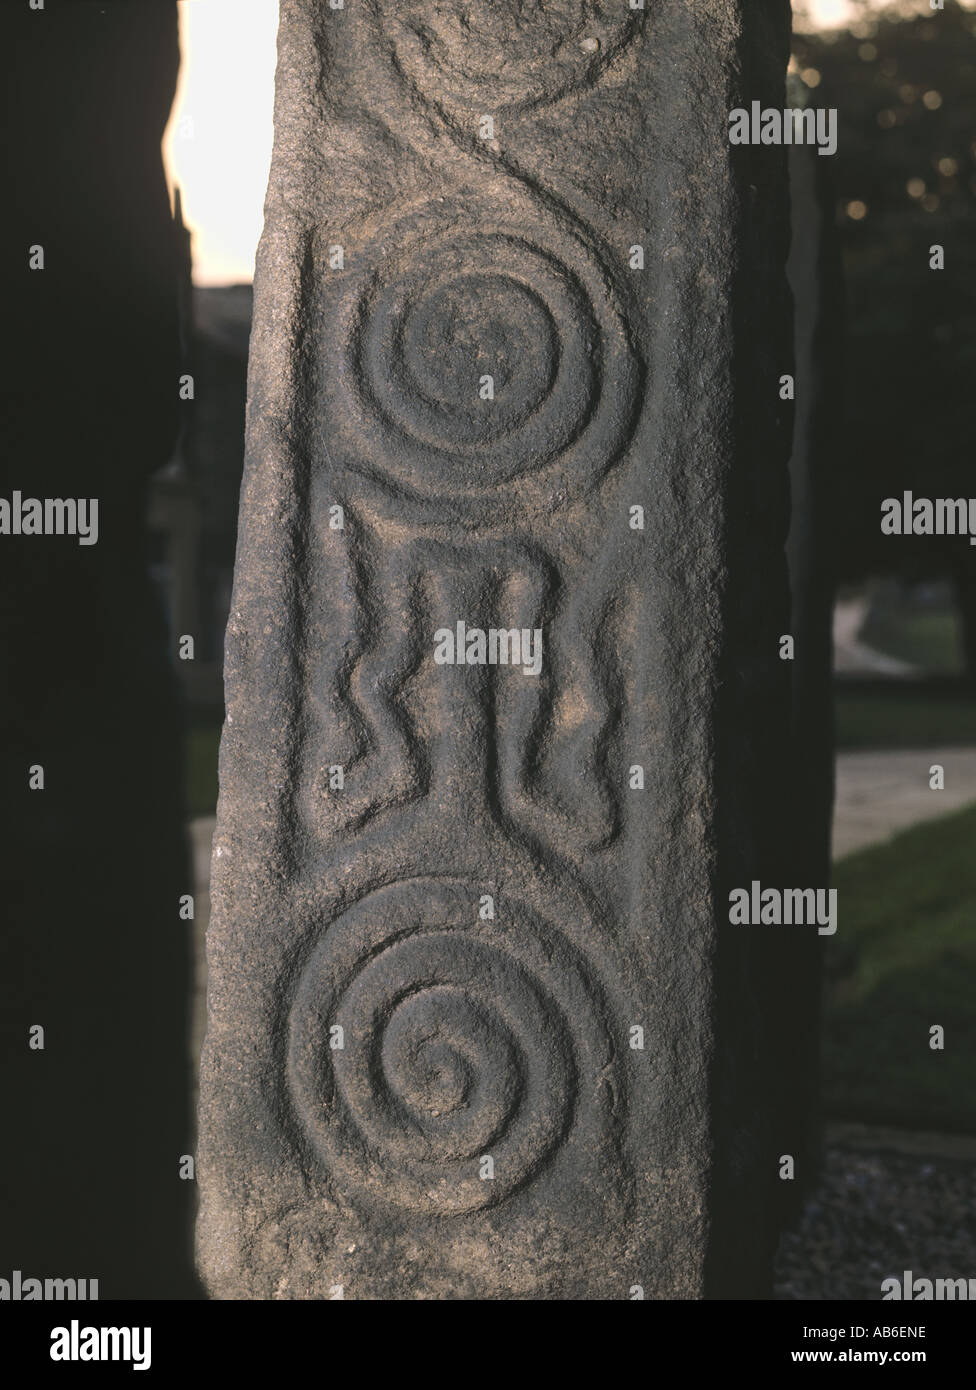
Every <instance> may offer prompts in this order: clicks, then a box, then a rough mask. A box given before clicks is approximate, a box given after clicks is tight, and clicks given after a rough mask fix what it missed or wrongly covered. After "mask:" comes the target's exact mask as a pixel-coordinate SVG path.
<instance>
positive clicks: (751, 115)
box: [729, 101, 837, 155]
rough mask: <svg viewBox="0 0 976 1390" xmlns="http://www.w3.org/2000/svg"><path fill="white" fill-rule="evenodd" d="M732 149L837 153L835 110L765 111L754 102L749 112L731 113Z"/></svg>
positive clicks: (792, 109) (804, 108) (813, 107)
mask: <svg viewBox="0 0 976 1390" xmlns="http://www.w3.org/2000/svg"><path fill="white" fill-rule="evenodd" d="M729 144H730V145H816V147H817V154H825V155H826V154H836V153H837V108H836V107H835V106H830V107H825V106H816V107H815V106H807V107H803V106H797V107H787V109H786V110H785V111H780V110H777V108H776V107H775V106H771V107H765V108H764V107H763V105H762V103H761V102H759V101H754V102H753V103H752V106H751V107H750V108H749V110H748V111H747V110H746V108H745V107H744V106H737V107H736V108H735V110H733V111H730V112H729Z"/></svg>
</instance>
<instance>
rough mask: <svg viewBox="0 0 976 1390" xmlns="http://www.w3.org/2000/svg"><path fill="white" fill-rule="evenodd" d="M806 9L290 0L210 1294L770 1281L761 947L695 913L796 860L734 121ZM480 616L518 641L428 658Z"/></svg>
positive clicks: (235, 721) (773, 365)
mask: <svg viewBox="0 0 976 1390" xmlns="http://www.w3.org/2000/svg"><path fill="white" fill-rule="evenodd" d="M787 11H788V7H787V6H786V5H785V4H784V5H780V4H764V5H763V6H761V7H760V6H758V5H756V4H751V3H744V2H743V3H739V0H695V3H694V4H692V3H686V2H685V0H648V2H647V7H646V9H645V10H637V11H635V10H631V9H630V8H629V7H628V6H627V5H626V4H625V3H619V4H618V3H590V2H588V0H554V2H553V3H547V4H541V5H533V6H524V5H522V4H519V3H515V2H514V0H510V2H509V3H502V4H494V5H490V6H489V5H475V6H470V5H467V4H465V5H463V6H462V5H460V4H459V3H456V2H455V0H442V3H437V0H434V2H433V3H424V4H416V5H415V4H412V3H410V4H396V5H394V4H390V3H387V0H372V3H369V4H366V3H363V4H356V5H347V7H346V8H345V9H343V10H331V9H329V8H328V7H327V6H326V5H324V4H321V3H319V0H314V2H313V0H282V5H281V30H280V37H279V66H278V86H277V98H276V145H275V155H274V162H273V168H272V175H271V186H270V192H269V198H268V204H267V221H266V226H265V232H264V237H263V239H262V242H261V247H260V251H259V257H258V269H257V275H256V279H255V320H254V330H253V336H252V346H251V364H250V383H249V405H248V462H247V469H246V476H245V484H244V490H243V495H242V512H241V530H240V537H239V546H238V557H237V569H236V578H235V589H234V597H233V602H232V611H231V618H230V625H229V630H228V639H227V666H226V682H227V723H226V726H225V731H224V737H223V742H222V745H221V764H220V783H221V791H220V804H219V810H218V825H217V831H216V835H215V838H214V865H213V918H212V922H211V927H210V930H209V934H208V956H209V967H210V995H209V1020H208V1032H207V1038H206V1043H205V1047H204V1056H203V1062H202V1077H201V1115H200V1123H201V1140H200V1153H199V1166H198V1173H199V1179H200V1187H201V1197H202V1206H201V1213H200V1219H199V1224H198V1249H199V1258H200V1264H201V1269H202V1271H203V1273H204V1276H205V1278H206V1280H207V1283H208V1285H209V1288H210V1291H211V1293H212V1294H213V1295H214V1296H216V1297H223V1298H333V1297H338V1296H342V1297H345V1298H623V1299H627V1298H634V1297H641V1296H643V1297H647V1298H697V1297H702V1296H704V1295H705V1294H706V1293H712V1292H729V1291H732V1292H737V1293H738V1294H739V1296H754V1295H756V1294H761V1293H762V1292H763V1291H764V1289H765V1286H766V1284H765V1281H766V1279H767V1277H768V1264H769V1247H770V1241H771V1239H772V1232H771V1229H770V1226H769V1222H768V1220H767V1212H768V1208H769V1205H770V1203H769V1191H770V1187H769V1184H770V1181H771V1176H772V1175H774V1174H775V1168H774V1166H773V1164H772V1158H771V1156H770V1152H769V1149H768V1143H767V1137H766V1132H765V1128H764V1127H765V1125H766V1123H767V1121H768V1114H767V1107H766V1106H765V1100H766V1094H765V1091H764V1084H765V1083H764V1082H763V1080H762V1076H763V1065H764V1063H763V1048H764V1046H765V1042H766V1039H765V1038H764V1036H763V1015H764V996H763V993H762V991H763V990H764V989H765V988H766V980H765V974H764V968H763V965H762V962H761V956H760V948H759V946H757V945H756V944H754V943H755V941H756V938H749V939H748V941H746V939H744V938H743V939H742V944H735V945H733V946H732V947H731V954H730V956H729V959H728V960H727V961H726V960H725V959H724V958H723V951H722V949H721V947H720V937H721V936H722V935H723V933H726V932H728V931H729V930H730V929H729V925H728V921H727V888H725V887H724V884H725V881H726V880H727V879H729V880H730V881H736V882H737V881H739V877H738V876H740V875H742V874H746V873H748V872H752V871H754V870H755V871H757V872H763V873H767V871H768V873H767V876H768V877H769V879H770V881H775V878H774V877H773V874H774V864H775V862H776V861H775V853H776V836H775V834H774V833H773V827H774V826H775V823H776V811H775V805H774V804H773V802H771V800H770V798H769V796H768V795H766V793H767V791H768V788H769V785H770V784H772V782H773V779H774V777H775V773H776V770H777V769H778V768H779V767H780V766H781V763H778V762H777V758H778V757H779V753H780V751H781V749H782V747H783V746H784V745H783V743H782V738H783V737H785V728H786V724H785V720H786V711H787V700H786V690H785V686H784V683H783V678H782V673H781V672H780V671H779V670H778V669H777V668H778V667H779V666H780V665H781V663H779V662H778V660H777V639H778V635H779V633H780V632H781V631H783V630H784V626H783V624H784V621H785V620H784V617H783V614H784V612H785V611H788V608H787V603H788V600H787V585H786V578H785V566H784V562H783V554H782V546H783V539H784V534H785V526H786V520H787V517H786V505H785V496H786V494H785V475H786V457H787V452H788V441H787V440H786V439H785V438H784V437H783V435H782V432H781V428H780V426H779V424H778V423H777V420H776V391H775V382H776V380H777V378H778V374H779V372H780V371H781V370H784V369H783V368H782V367H781V363H782V362H783V360H784V355H783V353H784V344H785V345H786V346H785V352H786V353H787V354H788V352H789V346H788V345H789V318H788V314H787V312H786V308H785V303H786V301H785V278H784V270H783V267H784V259H785V252H786V225H787V213H786V203H785V165H784V163H783V160H782V158H781V153H780V152H778V151H775V150H770V149H765V150H762V151H752V150H749V151H746V152H745V154H743V152H741V151H739V152H733V151H730V148H729V144H728V138H727V122H728V111H729V108H730V106H734V105H737V104H739V103H740V100H741V101H745V100H747V99H751V98H752V97H753V96H761V97H763V98H765V99H767V100H770V101H771V102H772V104H779V105H782V100H781V97H782V74H783V72H784V70H785V63H786V39H787V30H788V13H787ZM465 15H467V16H468V22H462V20H463V18H464V16H465ZM489 118H490V119H489ZM733 156H734V157H733ZM635 508H642V509H643V522H644V525H643V529H639V528H638V527H637V525H636V518H637V513H636V512H635V511H634V509H635ZM461 622H463V623H465V624H466V628H467V629H468V630H470V629H480V630H483V631H485V632H488V631H490V630H502V631H503V632H505V633H508V634H510V633H511V632H512V630H515V629H517V630H519V632H520V633H521V632H522V631H523V630H525V632H527V633H535V632H540V633H541V642H542V654H543V655H542V665H541V670H540V672H539V674H537V675H532V674H527V672H526V670H524V669H522V668H519V667H517V666H514V665H512V664H508V665H506V664H501V663H497V664H481V663H480V662H479V663H478V664H470V665H469V664H441V663H440V662H439V661H435V659H434V653H435V646H436V639H435V634H438V633H443V632H447V633H449V634H454V633H455V632H456V631H457V625H458V624H459V623H461ZM472 652H473V654H474V655H477V650H476V649H472ZM777 740H780V742H779V743H778V742H777ZM742 765H746V766H747V767H748V769H749V770H748V774H747V776H746V777H745V778H744V779H742V778H740V776H739V769H740V767H741V766H742ZM722 818H724V821H723V824H724V825H725V827H726V828H725V829H723V826H722V824H720V820H722ZM730 1117H731V1118H730ZM744 1232H748V1238H747V1239H745V1240H743V1239H742V1236H743V1233H744ZM716 1241H718V1242H719V1246H720V1247H721V1248H716Z"/></svg>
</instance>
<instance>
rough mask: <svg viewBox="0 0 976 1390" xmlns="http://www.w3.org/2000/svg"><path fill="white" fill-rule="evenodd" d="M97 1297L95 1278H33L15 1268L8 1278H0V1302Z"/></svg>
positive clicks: (85, 1299) (96, 1281) (71, 1300)
mask: <svg viewBox="0 0 976 1390" xmlns="http://www.w3.org/2000/svg"><path fill="white" fill-rule="evenodd" d="M97 1298H98V1280H97V1279H35V1278H34V1277H33V1276H31V1275H27V1276H26V1277H25V1276H24V1274H23V1273H22V1272H21V1271H20V1270H19V1269H15V1270H14V1271H13V1273H12V1274H11V1276H10V1278H9V1279H0V1303H4V1302H10V1303H33V1302H43V1301H45V1300H50V1301H52V1302H56V1301H60V1300H61V1299H66V1300H67V1301H68V1302H69V1303H70V1302H74V1301H77V1300H79V1299H80V1300H82V1301H86V1302H87V1301H88V1300H89V1299H96V1300H97Z"/></svg>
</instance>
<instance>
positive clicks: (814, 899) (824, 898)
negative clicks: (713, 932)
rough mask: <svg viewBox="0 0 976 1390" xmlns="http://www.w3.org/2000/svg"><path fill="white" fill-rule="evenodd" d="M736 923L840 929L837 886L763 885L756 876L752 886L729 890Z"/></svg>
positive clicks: (823, 931)
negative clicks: (778, 886) (796, 886)
mask: <svg viewBox="0 0 976 1390" xmlns="http://www.w3.org/2000/svg"><path fill="white" fill-rule="evenodd" d="M729 921H730V922H731V923H732V925H733V926H764V927H779V926H787V927H790V926H813V925H814V924H816V927H817V935H818V936H833V934H834V932H835V931H836V930H837V889H836V888H763V887H762V885H761V883H760V882H759V880H758V879H753V880H752V883H751V885H750V886H749V888H733V889H732V891H731V892H730V893H729Z"/></svg>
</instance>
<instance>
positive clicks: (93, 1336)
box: [51, 1318, 152, 1371]
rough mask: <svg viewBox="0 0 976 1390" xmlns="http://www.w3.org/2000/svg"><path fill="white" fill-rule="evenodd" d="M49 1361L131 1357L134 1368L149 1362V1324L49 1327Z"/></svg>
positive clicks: (73, 1323) (146, 1367)
mask: <svg viewBox="0 0 976 1390" xmlns="http://www.w3.org/2000/svg"><path fill="white" fill-rule="evenodd" d="M51 1360H52V1361H131V1362H132V1369H133V1370H134V1371H148V1370H149V1367H150V1366H151V1365H152V1328H151V1327H82V1326H81V1324H80V1323H79V1322H78V1319H77V1318H73V1319H72V1321H71V1324H70V1326H68V1327H55V1328H52V1329H51Z"/></svg>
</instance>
